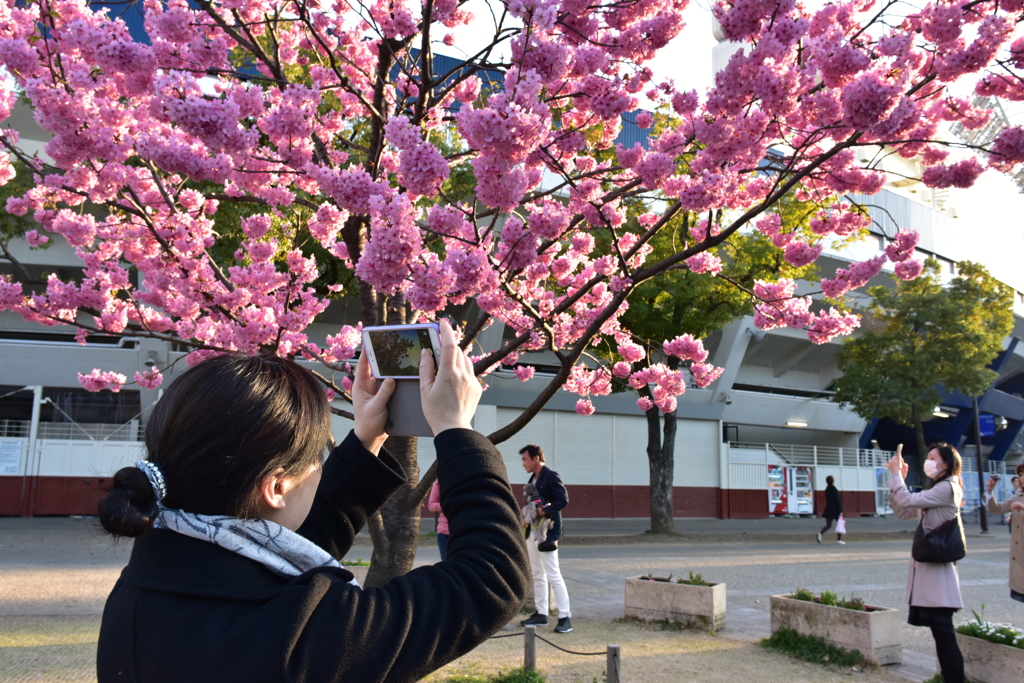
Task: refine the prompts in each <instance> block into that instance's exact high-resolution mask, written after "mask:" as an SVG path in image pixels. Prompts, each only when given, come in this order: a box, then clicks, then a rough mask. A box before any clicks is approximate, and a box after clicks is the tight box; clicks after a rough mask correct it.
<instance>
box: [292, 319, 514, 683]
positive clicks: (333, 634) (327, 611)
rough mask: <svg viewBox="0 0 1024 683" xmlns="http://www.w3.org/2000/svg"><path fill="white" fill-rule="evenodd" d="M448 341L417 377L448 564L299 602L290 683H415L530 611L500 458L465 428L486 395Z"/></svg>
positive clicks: (314, 590)
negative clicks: (436, 362)
mask: <svg viewBox="0 0 1024 683" xmlns="http://www.w3.org/2000/svg"><path fill="white" fill-rule="evenodd" d="M441 341H442V358H441V363H440V366H439V368H438V372H437V376H436V378H435V377H434V373H433V371H432V370H433V368H432V367H431V368H429V372H424V371H423V370H422V369H421V383H423V387H422V389H423V398H424V415H425V416H426V418H427V420H428V422H429V423H430V425H431V427H432V428H433V429H434V432H435V437H434V445H435V447H436V448H437V465H438V470H437V472H438V481H439V482H441V484H440V499H441V500H443V501H444V511H445V515H446V516H447V517H448V526H449V529H450V538H449V541H448V556H447V559H446V560H445V561H443V562H440V563H438V564H435V565H430V566H424V567H420V568H418V569H414V570H413V571H411V572H409V573H408V574H406V575H404V576H399V577H396V578H394V579H392V580H391V581H389V582H387V583H386V584H384V585H383V586H379V587H375V588H368V589H365V590H363V589H360V588H358V587H355V586H352V585H350V584H348V583H346V582H345V581H344V579H343V577H339V576H337V575H335V574H333V573H329V572H325V573H323V574H322V575H320V576H317V577H316V580H315V581H313V582H311V583H310V584H309V586H308V588H307V589H306V590H305V591H304V593H303V594H301V595H296V596H295V600H294V603H295V610H296V611H297V614H296V615H295V619H294V621H295V622H296V623H297V624H298V635H297V636H295V637H293V638H290V639H289V642H288V643H285V644H284V647H283V648H282V654H283V657H284V662H283V666H284V668H285V670H286V671H288V672H289V674H290V676H291V679H292V680H294V681H297V682H300V683H313V682H314V681H315V682H317V683H319V682H321V681H338V682H341V681H360V682H367V683H373V682H377V681H388V682H389V683H404V682H406V681H409V682H410V683H411V682H412V681H418V680H420V679H421V678H422V677H424V676H425V675H426V674H428V673H430V672H431V671H433V670H435V669H437V668H439V667H441V666H443V665H444V664H446V663H448V662H450V661H452V660H453V659H455V658H457V657H460V656H461V655H463V654H465V653H466V652H468V651H470V650H471V649H473V648H474V647H476V646H477V645H479V644H480V643H481V642H483V641H484V640H485V639H487V638H488V637H489V636H490V635H491V634H492V633H494V632H495V631H497V630H498V629H499V628H501V627H502V626H503V625H505V624H507V623H508V622H509V621H510V620H511V619H512V617H514V616H515V614H516V613H517V612H518V610H519V608H520V607H521V606H522V604H523V600H524V598H525V593H526V586H527V578H528V577H527V567H528V566H529V560H528V558H527V555H526V545H525V543H524V541H523V537H522V533H521V529H520V526H519V524H520V522H519V509H518V507H517V503H516V500H515V497H514V495H513V494H512V488H511V486H510V485H509V483H508V477H507V475H506V472H505V466H504V464H503V463H502V460H501V455H500V454H499V453H498V451H497V449H495V448H494V446H493V444H491V442H490V441H488V440H487V439H486V438H485V437H484V436H482V435H480V434H478V433H477V432H474V431H473V430H471V429H467V428H465V427H464V426H460V425H465V424H468V422H469V416H471V415H472V412H473V410H475V408H476V403H477V400H478V399H479V392H480V389H479V384H477V383H476V378H475V377H474V376H473V368H472V364H471V363H470V362H469V359H468V358H466V357H465V355H464V354H462V353H461V352H459V351H458V347H457V346H456V345H455V343H454V337H453V335H452V334H451V329H450V328H449V327H448V326H447V325H446V324H444V323H442V324H441ZM454 354H457V356H458V357H456V356H455V355H454ZM426 362H428V359H427V357H425V360H424V363H426ZM421 368H422V366H421ZM434 391H436V392H437V393H434ZM453 396H454V398H453ZM431 399H433V400H434V401H436V402H431ZM466 406H469V409H468V412H467V410H466ZM442 424H443V425H448V424H451V425H453V426H451V427H447V428H444V429H443V430H442V429H439V425H442Z"/></svg>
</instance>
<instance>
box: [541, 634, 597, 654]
mask: <svg viewBox="0 0 1024 683" xmlns="http://www.w3.org/2000/svg"><path fill="white" fill-rule="evenodd" d="M534 637H535V638H537V639H538V640H543V641H544V642H545V643H547V644H548V645H550V646H551V647H553V648H555V649H556V650H561V651H562V652H568V653H569V654H571V655H579V656H581V657H598V656H602V655H606V654H608V653H607V652H606V651H604V652H574V651H572V650H566V649H565V648H564V647H561V646H559V645H555V644H554V643H552V642H551V641H550V640H548V639H547V638H545V637H544V636H534Z"/></svg>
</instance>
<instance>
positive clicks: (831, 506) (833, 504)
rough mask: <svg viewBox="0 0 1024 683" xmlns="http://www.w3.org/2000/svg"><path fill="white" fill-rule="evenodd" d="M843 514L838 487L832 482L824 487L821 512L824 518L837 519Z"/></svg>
mask: <svg viewBox="0 0 1024 683" xmlns="http://www.w3.org/2000/svg"><path fill="white" fill-rule="evenodd" d="M841 514H843V500H842V498H840V497H839V489H837V488H836V487H835V485H834V484H829V485H828V486H826V487H825V512H823V513H822V514H821V516H822V517H824V518H825V519H839V515H841Z"/></svg>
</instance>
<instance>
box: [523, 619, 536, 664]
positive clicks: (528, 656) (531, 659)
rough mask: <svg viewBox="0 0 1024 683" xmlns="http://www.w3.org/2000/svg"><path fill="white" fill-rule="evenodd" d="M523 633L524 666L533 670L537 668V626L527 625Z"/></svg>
mask: <svg viewBox="0 0 1024 683" xmlns="http://www.w3.org/2000/svg"><path fill="white" fill-rule="evenodd" d="M525 628H526V631H525V633H523V668H524V669H526V670H527V671H533V670H534V669H536V668H537V627H536V626H527V627H525Z"/></svg>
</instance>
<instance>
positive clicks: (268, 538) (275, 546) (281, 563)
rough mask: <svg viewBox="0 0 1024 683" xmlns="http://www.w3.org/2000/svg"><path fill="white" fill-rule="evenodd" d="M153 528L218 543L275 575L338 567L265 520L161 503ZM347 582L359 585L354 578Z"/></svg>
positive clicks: (314, 547) (313, 545)
mask: <svg viewBox="0 0 1024 683" xmlns="http://www.w3.org/2000/svg"><path fill="white" fill-rule="evenodd" d="M153 527H154V528H155V529H169V530H171V531H176V532H177V533H179V534H182V535H183V536H189V537H191V538H198V539H199V540H200V541H206V542H207V543H212V544H214V545H216V546H220V547H221V548H224V549H225V550H230V551H231V552H233V553H237V554H239V555H241V556H242V557H248V558H249V559H250V560H255V561H256V562H259V563H260V564H262V565H264V566H265V567H267V568H268V569H270V571H272V572H274V573H275V574H278V575H279V576H298V575H300V574H303V573H305V572H307V571H309V570H310V569H316V568H317V567H341V564H340V563H339V562H338V561H337V560H335V559H334V558H333V557H332V556H331V554H330V553H328V552H327V551H326V550H324V549H323V548H321V547H320V546H318V545H317V544H316V543H313V542H312V541H310V540H309V539H307V538H305V537H303V536H300V535H299V534H297V533H295V532H294V531H290V530H289V529H285V528H284V527H283V526H281V525H280V524H277V523H275V522H270V521H267V520H265V519H239V518H238V517H228V516H226V515H197V514H194V513H191V512H185V511H184V510H172V509H170V508H165V507H164V506H162V505H161V506H160V514H159V515H158V516H157V518H156V521H155V522H154V523H153ZM349 583H352V584H354V585H356V586H358V585H359V582H358V581H356V580H355V579H352V581H350V582H349Z"/></svg>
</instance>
